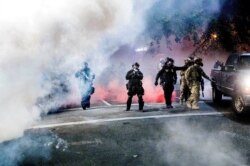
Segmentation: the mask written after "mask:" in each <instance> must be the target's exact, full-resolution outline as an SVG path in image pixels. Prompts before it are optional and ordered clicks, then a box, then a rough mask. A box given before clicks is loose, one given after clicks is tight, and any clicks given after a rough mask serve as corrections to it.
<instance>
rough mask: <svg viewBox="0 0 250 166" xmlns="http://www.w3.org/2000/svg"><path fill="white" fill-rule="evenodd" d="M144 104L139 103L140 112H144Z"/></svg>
mask: <svg viewBox="0 0 250 166" xmlns="http://www.w3.org/2000/svg"><path fill="white" fill-rule="evenodd" d="M143 106H144V102H142V103H139V111H143Z"/></svg>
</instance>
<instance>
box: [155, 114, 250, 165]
mask: <svg viewBox="0 0 250 166" xmlns="http://www.w3.org/2000/svg"><path fill="white" fill-rule="evenodd" d="M213 127H214V126H213ZM226 133H227V132H226V131H225V132H224V131H220V132H218V131H216V129H214V128H213V129H211V128H210V126H203V125H201V124H200V123H199V124H198V123H197V122H195V121H190V120H187V119H185V120H173V121H171V122H168V123H167V124H166V125H165V127H163V131H162V135H161V141H158V143H157V150H158V153H159V155H160V156H161V160H162V162H163V163H165V164H166V165H180V166H182V165H183V166H184V165H205V166H210V165H221V166H226V165H246V159H247V158H246V157H247V156H244V155H243V154H241V152H240V151H239V150H238V148H237V147H235V145H234V143H233V140H232V137H228V135H227V134H226Z"/></svg>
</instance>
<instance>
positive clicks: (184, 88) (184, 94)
mask: <svg viewBox="0 0 250 166" xmlns="http://www.w3.org/2000/svg"><path fill="white" fill-rule="evenodd" d="M180 76H181V78H180V102H181V104H182V103H183V101H187V99H188V97H189V94H190V92H189V88H188V85H187V81H186V79H185V70H182V71H181V72H180Z"/></svg>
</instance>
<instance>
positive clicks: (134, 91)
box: [126, 62, 144, 111]
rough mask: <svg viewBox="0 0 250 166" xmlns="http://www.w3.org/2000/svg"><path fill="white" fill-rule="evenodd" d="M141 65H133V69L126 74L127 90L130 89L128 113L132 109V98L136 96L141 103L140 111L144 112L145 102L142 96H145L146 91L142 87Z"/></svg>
mask: <svg viewBox="0 0 250 166" xmlns="http://www.w3.org/2000/svg"><path fill="white" fill-rule="evenodd" d="M139 66H140V65H139V63H137V62H136V63H134V64H133V65H132V69H131V70H129V71H128V72H127V74H126V80H128V83H127V89H128V100H127V109H126V111H130V107H131V104H132V98H133V96H134V95H137V97H138V102H139V110H140V111H142V110H143V106H144V101H143V98H142V96H143V95H144V89H143V87H142V79H143V74H142V72H141V71H140V70H139Z"/></svg>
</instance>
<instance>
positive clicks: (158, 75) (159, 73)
mask: <svg viewBox="0 0 250 166" xmlns="http://www.w3.org/2000/svg"><path fill="white" fill-rule="evenodd" d="M163 70H164V69H161V70H160V71H159V72H158V73H157V75H156V78H155V82H158V79H159V78H160V76H161V75H162V73H163Z"/></svg>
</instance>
